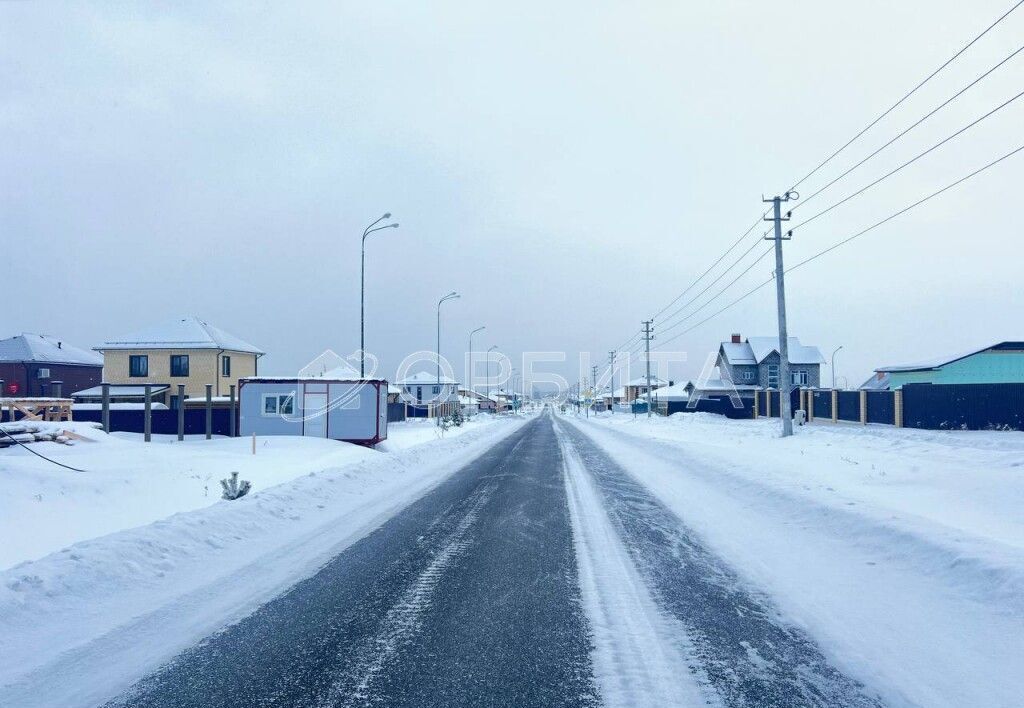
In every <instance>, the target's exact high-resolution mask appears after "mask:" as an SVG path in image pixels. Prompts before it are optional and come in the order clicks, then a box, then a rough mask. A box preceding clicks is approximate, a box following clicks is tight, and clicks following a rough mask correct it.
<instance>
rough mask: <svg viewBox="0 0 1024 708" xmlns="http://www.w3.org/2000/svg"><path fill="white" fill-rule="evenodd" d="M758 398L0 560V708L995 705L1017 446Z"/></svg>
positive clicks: (305, 483) (504, 425)
mask: <svg viewBox="0 0 1024 708" xmlns="http://www.w3.org/2000/svg"><path fill="white" fill-rule="evenodd" d="M759 425H760V424H759V423H757V422H756V421H746V422H736V421H726V420H725V419H720V418H717V417H712V416H707V417H706V416H702V415H690V416H686V417H675V418H673V419H668V420H666V419H660V420H659V419H654V420H651V421H646V420H644V419H640V420H632V419H631V417H627V416H616V417H614V419H613V418H611V417H607V416H605V417H598V418H596V419H590V420H587V419H583V418H579V417H575V416H560V415H556V414H554V413H553V412H552V411H551V410H548V411H546V412H544V413H543V414H541V415H540V416H537V417H534V418H533V419H529V420H524V419H520V420H519V422H513V421H494V422H493V423H483V424H480V425H479V426H477V427H476V428H474V429H471V430H469V432H465V433H463V435H462V436H460V437H457V438H454V439H449V440H436V439H435V440H432V441H429V442H428V443H426V444H423V445H418V446H412V447H410V448H409V449H407V450H394V451H392V452H390V453H388V454H384V455H380V454H376V453H374V455H373V456H371V457H370V458H368V459H367V460H365V461H361V462H359V463H358V464H353V465H350V466H348V467H339V468H337V469H334V470H324V471H323V472H320V473H318V474H314V475H309V476H305V477H301V478H298V479H294V480H292V481H289V482H286V483H283V484H280V485H278V486H277V487H271V488H269V489H267V490H265V491H262V492H260V493H259V494H256V495H254V496H253V497H252V498H248V499H247V500H243V501H242V502H232V503H230V504H221V505H214V506H212V507H209V508H202V509H197V510H194V511H190V512H188V513H183V514H178V515H177V516H174V517H171V518H170V519H167V520H164V521H158V522H156V523H154V524H150V525H149V526H145V527H142V528H138V529H128V530H125V531H122V532H119V533H116V534H113V535H111V536H108V537H104V538H98V539H93V540H91V541H87V542H84V543H79V544H76V545H74V546H71V547H70V548H69V549H67V550H66V551H64V552H61V553H55V554H51V555H50V556H47V557H45V558H42V559H40V560H38V561H33V562H30V563H25V564H22V565H20V566H17V567H15V568H12V569H10V570H8V571H6V572H4V573H2V574H0V579H2V580H3V585H2V586H0V630H3V631H0V656H2V657H3V661H2V663H0V705H5V706H6V705H15V706H18V707H19V708H22V707H23V706H25V707H27V706H54V705H60V706H68V707H69V708H74V707H76V706H83V707H84V706H96V705H101V704H106V702H108V701H112V702H111V703H110V705H111V706H122V707H125V708H129V707H140V708H141V707H143V706H146V707H154V708H155V707H160V706H206V705H218V706H225V707H226V708H231V707H232V706H253V705H267V706H328V705H329V706H335V705H338V706H349V705H351V706H356V705H360V706H363V705H369V706H373V705H380V706H408V707H412V706H416V707H417V708H420V707H429V706H446V707H447V706H478V705H488V706H509V707H513V706H514V707H515V708H522V707H528V706H545V707H547V706H566V707H571V708H575V707H587V708H589V707H590V706H596V705H604V706H609V707H618V706H652V707H660V706H672V707H675V706H698V705H701V706H706V705H711V706H758V707H761V706H777V707H780V708H782V707H791V706H793V707H795V706H820V707H822V708H824V707H826V706H828V707H831V706H843V707H844V708H845V707H847V706H849V707H851V708H858V707H874V706H897V707H904V706H908V707H909V706H928V707H932V706H934V707H938V708H944V707H949V708H954V707H960V706H985V707H986V708H1011V707H1015V706H1019V705H1020V703H1019V697H1020V696H1021V695H1024V678H1022V677H1024V562H1022V560H1021V558H1022V554H1021V544H1020V539H1021V529H1022V528H1024V524H1022V523H1021V521H1020V519H1018V518H1017V516H1015V515H1014V509H1015V508H1016V507H1014V504H1013V500H1014V499H1015V496H1014V495H1015V494H1018V493H1019V490H1020V489H1021V485H1020V484H1019V483H1016V482H1015V479H1016V478H1015V476H1014V475H1016V474H1017V471H1018V467H1017V466H1018V464H1019V459H1020V455H1019V454H1018V452H1019V451H1020V450H1024V445H1021V444H1019V443H1018V442H1017V441H1016V438H1012V437H1005V436H1004V437H994V436H993V437H986V436H985V434H979V435H976V436H963V437H955V436H953V437H946V438H942V437H929V436H923V435H919V434H916V433H914V432H912V431H904V432H900V431H896V432H895V433H893V434H891V435H890V433H889V432H886V433H878V432H873V431H870V430H868V429H861V428H857V429H856V430H855V431H854V432H850V430H853V429H850V430H843V429H840V428H832V429H829V430H827V431H826V430H824V429H813V430H812V429H806V430H801V432H800V435H798V436H797V437H796V438H793V439H788V440H786V441H780V440H779V439H778V438H777V437H775V435H774V433H773V432H772V431H771V429H770V428H768V427H766V426H767V425H768V424H766V425H763V426H760V427H759ZM965 444H966V445H968V446H971V445H973V447H971V449H970V451H969V453H970V454H965V453H964V451H963V449H962V447H963V445H965ZM964 460H970V463H967V467H966V468H965V469H961V468H958V465H961V466H963V465H965V463H964ZM981 463H984V464H985V468H984V469H982V468H981V467H978V469H977V474H975V475H974V476H973V477H971V478H970V481H969V482H965V480H964V477H965V474H966V473H970V472H971V471H972V470H971V469H970V465H971V464H979V465H980V464H981ZM922 465H923V466H925V467H927V468H929V469H927V471H925V472H920V471H919V468H920V467H921V466H922ZM876 466H877V467H878V469H876ZM991 480H995V483H996V484H998V488H999V490H1000V491H1001V492H1002V496H1003V497H1006V499H1008V500H1009V501H1006V499H996V498H995V495H994V494H993V493H992V490H991V489H990V486H991V482H990V481H991ZM908 489H910V490H912V491H913V492H915V493H912V494H911V493H908V492H907V490H908ZM837 490H838V491H837ZM953 499H955V500H956V501H957V506H956V507H955V508H952V507H949V508H947V506H946V505H948V503H949V502H948V500H953ZM985 505H988V507H989V508H990V509H991V510H992V514H991V515H990V516H991V517H992V518H984V515H983V514H982V513H981V511H980V510H981V509H982V508H983V507H984V506H985ZM1018 515H1019V512H1018ZM10 657H15V658H14V660H13V661H12V660H11V659H10Z"/></svg>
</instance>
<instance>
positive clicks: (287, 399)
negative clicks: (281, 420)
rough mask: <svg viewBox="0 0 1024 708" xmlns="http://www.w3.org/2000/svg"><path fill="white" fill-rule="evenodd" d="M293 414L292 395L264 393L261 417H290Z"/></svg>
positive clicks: (293, 402) (293, 403) (293, 399)
mask: <svg viewBox="0 0 1024 708" xmlns="http://www.w3.org/2000/svg"><path fill="white" fill-rule="evenodd" d="M294 412H295V394H294V393H264V394H263V415H265V416H274V415H292V414H293V413H294Z"/></svg>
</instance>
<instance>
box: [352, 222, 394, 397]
mask: <svg viewBox="0 0 1024 708" xmlns="http://www.w3.org/2000/svg"><path fill="white" fill-rule="evenodd" d="M390 218H391V212H388V213H387V214H385V215H384V216H382V217H380V218H379V219H377V220H376V221H375V222H373V223H372V224H370V225H369V226H367V227H366V228H365V229H363V246H362V250H361V252H360V256H359V378H362V377H364V376H366V355H365V351H366V340H365V337H366V315H365V311H366V237H367V236H369V235H370V234H372V233H373V232H374V231H382V230H383V229H397V228H398V224H397V223H395V224H384V225H383V226H377V224H379V223H380V222H382V221H384V220H385V219H390Z"/></svg>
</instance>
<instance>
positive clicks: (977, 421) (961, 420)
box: [903, 384, 1024, 430]
mask: <svg viewBox="0 0 1024 708" xmlns="http://www.w3.org/2000/svg"><path fill="white" fill-rule="evenodd" d="M903 425H904V426H906V427H908V428H927V429H929V430H993V429H1012V430H1024V384H905V385H904V386H903Z"/></svg>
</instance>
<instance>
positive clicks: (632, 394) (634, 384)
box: [615, 376, 669, 403]
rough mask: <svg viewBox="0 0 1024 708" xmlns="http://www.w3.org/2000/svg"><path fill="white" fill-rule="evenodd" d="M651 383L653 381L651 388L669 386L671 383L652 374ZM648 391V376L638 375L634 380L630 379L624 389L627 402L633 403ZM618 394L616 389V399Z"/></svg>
mask: <svg viewBox="0 0 1024 708" xmlns="http://www.w3.org/2000/svg"><path fill="white" fill-rule="evenodd" d="M650 383H651V386H650V387H651V389H659V388H661V387H662V386H668V385H669V382H668V381H665V380H663V379H659V378H658V377H657V376H652V377H651V382H650ZM647 391H648V388H647V377H646V376H638V377H637V378H635V379H633V380H632V381H630V382H629V383H627V384H626V385H625V386H624V387H623V391H622V392H623V395H624V396H625V402H626V403H632V402H633V401H635V400H636V399H638V398H640V397H641V396H643V395H644V394H645V393H647ZM618 394H619V392H618V391H616V392H615V397H616V399H617V398H618V397H619V396H618Z"/></svg>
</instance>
